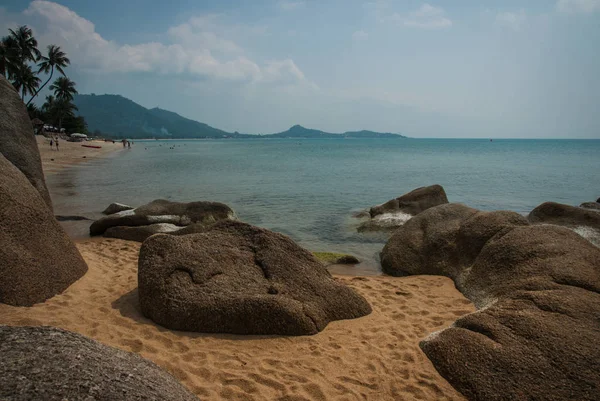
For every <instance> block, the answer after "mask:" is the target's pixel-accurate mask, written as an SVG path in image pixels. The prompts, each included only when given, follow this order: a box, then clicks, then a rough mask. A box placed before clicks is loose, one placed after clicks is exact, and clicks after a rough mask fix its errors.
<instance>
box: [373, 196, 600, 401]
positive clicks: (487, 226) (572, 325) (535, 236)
mask: <svg viewBox="0 0 600 401" xmlns="http://www.w3.org/2000/svg"><path fill="white" fill-rule="evenodd" d="M382 264H384V269H385V270H386V271H387V272H392V273H396V274H439V275H444V276H448V277H450V278H452V279H453V280H454V282H455V284H456V286H457V288H458V289H459V290H460V291H461V292H462V293H463V294H465V296H467V297H468V298H470V299H471V300H472V301H473V302H474V303H475V305H476V306H477V307H478V308H480V310H479V311H478V312H476V313H473V314H470V315H467V316H464V317H462V318H460V319H459V320H457V321H456V322H455V324H454V325H453V326H452V327H450V328H448V329H445V330H442V331H441V332H437V333H435V334H432V335H430V336H429V337H428V338H427V339H425V340H424V341H422V343H421V348H422V349H423V351H424V352H425V354H426V355H427V356H428V357H429V359H431V361H432V362H433V364H434V366H435V367H436V369H437V370H438V371H439V372H440V373H441V374H442V376H444V377H445V378H446V379H447V380H448V381H449V382H450V384H452V385H453V386H454V387H455V388H456V389H457V390H459V391H460V392H462V393H463V394H464V395H465V396H467V398H468V399H469V400H481V401H483V400H486V401H488V400H489V401H494V400H521V399H523V400H524V399H527V400H567V399H576V400H597V399H598V394H600V348H599V347H598V346H597V344H598V342H599V341H600V329H599V326H598V316H599V315H600V249H598V248H597V247H595V246H593V245H592V244H591V243H589V242H588V241H586V240H585V239H583V238H581V237H580V236H579V235H577V234H575V233H574V232H572V231H571V230H569V229H566V228H563V227H557V226H541V225H529V224H528V222H527V221H526V220H525V219H524V218H523V217H522V216H519V215H518V214H516V213H512V212H479V211H476V210H475V209H470V208H466V207H465V206H462V207H459V206H456V205H442V206H438V207H436V208H433V209H430V210H428V211H426V212H424V213H422V214H420V215H419V216H416V217H415V218H413V219H412V220H411V221H410V222H409V223H407V224H406V225H405V226H403V227H401V228H400V229H398V230H397V231H396V233H395V234H394V236H393V237H392V238H391V239H390V241H389V242H388V244H387V245H386V247H385V248H384V251H383V252H382Z"/></svg>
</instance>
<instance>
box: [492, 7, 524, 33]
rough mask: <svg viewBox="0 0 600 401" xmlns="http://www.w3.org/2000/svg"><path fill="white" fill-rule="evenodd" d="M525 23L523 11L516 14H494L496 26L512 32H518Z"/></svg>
mask: <svg viewBox="0 0 600 401" xmlns="http://www.w3.org/2000/svg"><path fill="white" fill-rule="evenodd" d="M526 22H527V14H526V13H525V10H520V11H518V12H514V13H511V12H501V13H498V14H496V24H497V25H499V26H502V27H504V28H509V29H512V30H514V31H519V30H521V28H522V27H523V25H525V23H526Z"/></svg>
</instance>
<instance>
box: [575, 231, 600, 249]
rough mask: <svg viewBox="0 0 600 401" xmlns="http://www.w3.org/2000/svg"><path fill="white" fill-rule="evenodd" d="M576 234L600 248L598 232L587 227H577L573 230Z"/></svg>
mask: <svg viewBox="0 0 600 401" xmlns="http://www.w3.org/2000/svg"><path fill="white" fill-rule="evenodd" d="M573 231H575V232H576V233H577V234H579V235H581V236H582V237H583V238H585V239H587V240H588V241H590V242H591V243H592V244H594V245H596V246H597V247H600V231H598V230H596V229H594V228H592V227H587V226H577V227H575V228H573Z"/></svg>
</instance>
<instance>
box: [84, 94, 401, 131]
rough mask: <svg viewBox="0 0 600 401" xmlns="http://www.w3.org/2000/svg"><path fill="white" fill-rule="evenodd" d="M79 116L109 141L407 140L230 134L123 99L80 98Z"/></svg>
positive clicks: (89, 127) (295, 128)
mask: <svg viewBox="0 0 600 401" xmlns="http://www.w3.org/2000/svg"><path fill="white" fill-rule="evenodd" d="M74 103H75V105H76V106H77V108H78V114H79V115H81V116H83V117H85V121H86V122H87V125H88V131H89V132H90V133H91V134H92V135H97V136H103V137H108V138H125V137H126V138H131V139H139V138H156V139H202V138H249V139H252V138H406V137H405V136H403V135H400V134H394V133H382V132H374V131H349V132H344V133H341V134H335V133H330V132H324V131H320V130H316V129H310V128H305V127H302V126H301V125H294V126H293V127H291V128H290V129H288V130H287V131H283V132H278V133H275V134H266V135H250V134H241V133H239V132H227V131H223V130H220V129H218V128H214V127H211V126H210V125H207V124H204V123H201V122H198V121H194V120H190V119H188V118H185V117H182V116H180V115H179V114H177V113H174V112H172V111H168V110H163V109H160V108H158V107H155V108H153V109H147V108H145V107H143V106H140V105H139V104H137V103H135V102H134V101H132V100H130V99H127V98H125V97H123V96H120V95H95V94H91V95H76V96H75V98H74Z"/></svg>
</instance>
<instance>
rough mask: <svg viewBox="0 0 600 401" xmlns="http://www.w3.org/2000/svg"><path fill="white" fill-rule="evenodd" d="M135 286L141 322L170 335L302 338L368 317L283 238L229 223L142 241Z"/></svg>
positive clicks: (360, 301) (355, 298) (362, 304)
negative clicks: (153, 324) (145, 320)
mask: <svg viewBox="0 0 600 401" xmlns="http://www.w3.org/2000/svg"><path fill="white" fill-rule="evenodd" d="M138 283H139V284H138V285H139V297H140V305H141V308H142V312H143V313H144V315H145V316H146V317H148V318H150V319H152V320H154V321H155V322H156V323H158V324H160V325H162V326H165V327H167V328H170V329H174V330H186V331H197V332H210V333H237V334H281V335H306V334H315V333H317V332H319V331H321V330H323V329H324V328H325V326H326V325H327V324H328V323H329V322H330V321H332V320H340V319H352V318H357V317H360V316H364V315H367V314H369V313H370V312H371V307H370V306H369V304H368V303H367V302H366V301H365V299H364V298H362V297H361V296H360V295H358V294H357V293H355V292H354V291H353V290H351V289H350V288H348V287H346V286H345V285H342V284H340V283H338V282H337V281H336V280H334V279H333V278H332V277H331V275H330V274H329V273H328V272H327V270H326V268H325V267H324V266H323V265H322V264H321V263H320V262H319V261H318V260H317V259H315V257H314V256H313V255H312V254H311V253H310V252H308V251H306V250H304V249H303V248H301V247H299V246H298V245H296V244H295V243H294V242H293V241H292V240H290V239H289V238H288V237H286V236H284V235H281V234H277V233H274V232H271V231H268V230H264V229H261V228H258V227H254V226H251V225H248V224H244V223H240V222H235V221H221V222H219V223H216V224H214V225H212V226H211V227H209V228H208V229H206V231H205V232H204V233H200V234H190V235H184V236H173V235H155V236H153V237H151V238H149V239H147V240H146V241H145V242H144V244H143V245H142V248H141V250H140V258H139V266H138Z"/></svg>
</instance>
